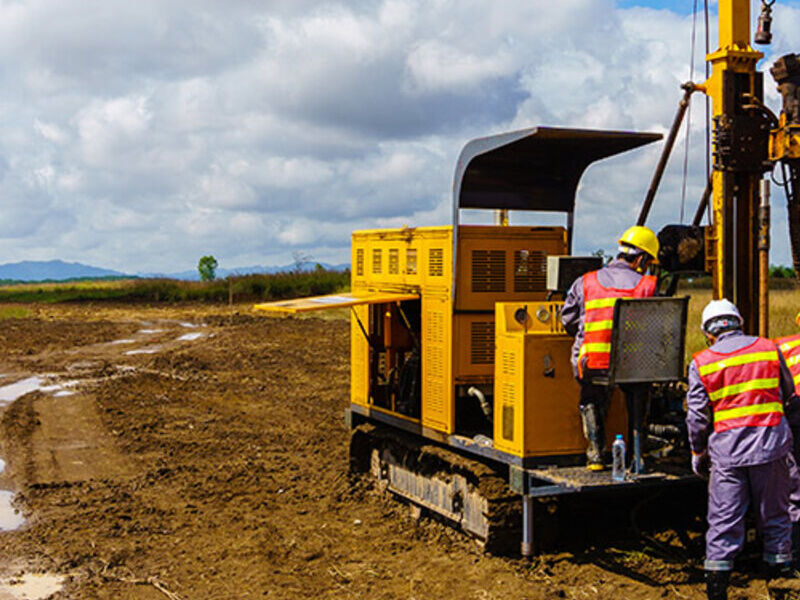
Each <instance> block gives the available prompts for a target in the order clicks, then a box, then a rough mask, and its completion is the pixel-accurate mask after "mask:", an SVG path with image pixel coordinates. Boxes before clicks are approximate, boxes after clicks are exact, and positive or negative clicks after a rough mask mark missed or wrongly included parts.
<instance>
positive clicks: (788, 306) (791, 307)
mask: <svg viewBox="0 0 800 600" xmlns="http://www.w3.org/2000/svg"><path fill="white" fill-rule="evenodd" d="M684 292H685V293H686V295H688V296H689V314H688V317H687V322H686V353H687V359H688V358H690V357H691V355H692V354H693V353H695V352H698V351H700V350H702V349H703V348H705V347H706V344H705V337H704V336H703V333H702V331H700V315H701V314H702V312H703V308H705V305H706V304H708V302H709V301H710V300H711V290H698V289H693V290H683V292H679V293H678V295H681V294H682V293H684ZM798 311H800V290H770V293H769V336H770V337H771V338H777V337H781V336H784V335H790V334H793V333H797V332H798V331H800V328H799V327H798V326H797V325H795V322H794V317H795V315H796V314H797V313H798Z"/></svg>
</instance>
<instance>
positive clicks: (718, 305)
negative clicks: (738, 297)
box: [700, 298, 742, 331]
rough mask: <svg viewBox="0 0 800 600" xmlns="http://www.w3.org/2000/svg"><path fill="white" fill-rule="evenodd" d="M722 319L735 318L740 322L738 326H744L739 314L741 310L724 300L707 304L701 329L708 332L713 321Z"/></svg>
mask: <svg viewBox="0 0 800 600" xmlns="http://www.w3.org/2000/svg"><path fill="white" fill-rule="evenodd" d="M721 317H735V318H736V319H737V320H738V322H739V323H738V324H739V325H741V324H742V315H741V314H740V313H739V309H738V308H736V305H735V304H734V303H733V302H731V301H730V300H728V299H727V298H723V299H722V300H712V301H711V302H709V303H708V304H706V307H705V308H704V309H703V319H702V324H701V325H700V328H701V329H702V330H703V331H708V330H707V328H706V326H707V325H708V324H709V323H710V322H711V321H714V320H715V319H719V318H721Z"/></svg>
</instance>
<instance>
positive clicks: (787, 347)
mask: <svg viewBox="0 0 800 600" xmlns="http://www.w3.org/2000/svg"><path fill="white" fill-rule="evenodd" d="M795 346H800V339H797V340H792V341H790V342H784V343H783V344H781V350H782V351H783V352H786V351H787V350H791V349H792V348H794V347H795Z"/></svg>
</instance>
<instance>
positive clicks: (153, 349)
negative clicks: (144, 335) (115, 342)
mask: <svg viewBox="0 0 800 600" xmlns="http://www.w3.org/2000/svg"><path fill="white" fill-rule="evenodd" d="M159 350H161V346H150V347H149V348H138V349H136V350H128V351H127V352H126V353H125V354H127V355H128V356H133V355H134V354H155V353H156V352H158V351H159ZM0 389H2V388H0Z"/></svg>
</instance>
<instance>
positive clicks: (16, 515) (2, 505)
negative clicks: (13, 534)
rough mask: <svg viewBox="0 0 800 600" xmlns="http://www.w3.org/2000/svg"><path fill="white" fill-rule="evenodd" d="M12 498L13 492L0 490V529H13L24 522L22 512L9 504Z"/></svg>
mask: <svg viewBox="0 0 800 600" xmlns="http://www.w3.org/2000/svg"><path fill="white" fill-rule="evenodd" d="M13 499H14V492H9V491H8V490H0V531H13V530H14V529H18V528H19V527H21V526H22V524H23V523H24V522H25V519H24V518H23V517H22V513H20V512H19V511H18V510H17V509H16V508H14V507H13V506H11V501H12V500H13Z"/></svg>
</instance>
